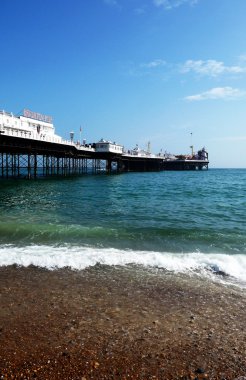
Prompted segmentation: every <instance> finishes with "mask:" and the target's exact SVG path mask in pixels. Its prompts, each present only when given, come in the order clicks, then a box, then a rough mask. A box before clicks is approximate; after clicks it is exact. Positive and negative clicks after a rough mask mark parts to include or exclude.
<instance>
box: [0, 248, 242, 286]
mask: <svg viewBox="0 0 246 380" xmlns="http://www.w3.org/2000/svg"><path fill="white" fill-rule="evenodd" d="M13 264H16V265H20V266H24V267H28V266H29V265H34V266H37V267H41V268H47V269H50V270H53V269H59V268H65V267H69V268H71V269H73V270H82V269H85V268H87V267H90V266H95V265H96V264H103V265H110V266H112V265H113V266H118V265H121V266H122V265H123V266H124V265H128V264H135V265H142V266H145V267H151V268H160V269H165V270H167V271H173V272H176V273H197V274H198V273H199V274H203V275H206V276H208V275H209V276H211V275H216V274H222V275H223V276H221V277H223V278H225V277H230V278H234V279H235V280H236V281H239V282H241V283H245V284H246V255H243V254H234V255H228V254H218V253H209V254H208V253H201V252H191V253H185V254H184V253H179V254H178V253H170V252H151V251H134V250H119V249H115V248H107V249H106V248H92V247H80V246H70V245H64V246H59V247H58V246H57V247H55V246H54V247H51V246H47V245H30V246H26V247H16V246H14V245H10V244H9V245H1V246H0V265H1V266H8V265H13Z"/></svg>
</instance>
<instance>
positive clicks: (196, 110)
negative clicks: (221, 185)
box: [0, 0, 246, 168]
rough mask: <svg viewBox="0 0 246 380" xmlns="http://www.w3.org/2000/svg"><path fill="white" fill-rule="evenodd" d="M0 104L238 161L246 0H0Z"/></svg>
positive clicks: (130, 144) (245, 153) (124, 138)
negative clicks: (201, 150) (202, 149)
mask: <svg viewBox="0 0 246 380" xmlns="http://www.w3.org/2000/svg"><path fill="white" fill-rule="evenodd" d="M0 15H1V17H0V20H1V21H0V46H1V53H0V109H3V110H5V111H9V112H13V113H14V114H16V115H17V114H18V115H19V114H20V113H21V112H22V111H23V109H24V108H27V109H30V110H32V111H34V112H38V113H42V114H45V115H51V116H52V117H53V121H54V125H55V129H56V133H57V134H58V135H60V136H62V137H63V138H65V139H69V133H70V131H74V133H75V139H80V132H79V131H80V127H81V128H82V139H86V141H87V142H88V143H89V142H97V141H99V140H100V139H101V138H104V139H106V140H111V141H116V142H117V143H120V144H122V145H124V147H125V148H126V149H131V148H134V147H135V146H136V144H138V145H139V146H140V147H141V148H145V149H146V148H147V144H148V142H150V146H151V151H152V153H158V152H160V151H161V150H162V152H165V151H167V152H170V153H173V154H188V153H190V151H191V149H190V146H191V145H193V146H194V150H195V151H197V150H199V149H201V148H202V147H204V146H205V147H206V149H207V151H208V153H209V160H210V167H213V168H230V167H235V168H244V167H246V149H245V147H246V22H245V15H246V0H21V1H20V0H0Z"/></svg>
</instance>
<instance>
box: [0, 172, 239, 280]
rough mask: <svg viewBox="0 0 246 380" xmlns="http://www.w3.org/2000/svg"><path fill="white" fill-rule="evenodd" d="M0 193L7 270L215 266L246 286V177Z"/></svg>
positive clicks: (218, 175)
mask: <svg viewBox="0 0 246 380" xmlns="http://www.w3.org/2000/svg"><path fill="white" fill-rule="evenodd" d="M0 189H1V199H0V215H1V219H0V265H8V264H11V263H13V262H16V263H17V264H21V265H28V264H30V263H34V264H36V265H41V266H47V267H49V266H51V267H52V266H53V267H54V266H63V265H69V266H71V267H75V268H76V267H78V268H82V267H86V266H88V265H94V263H95V262H102V263H108V264H122V263H123V264H125V263H128V262H133V263H140V264H143V265H150V266H151V265H152V266H163V267H165V268H167V269H172V270H188V269H189V270H190V269H191V268H193V269H196V270H197V268H198V267H199V268H200V267H201V266H202V267H205V266H207V265H210V267H212V268H219V270H223V271H225V272H226V273H228V272H229V274H230V275H232V276H235V277H236V278H238V279H240V280H246V233H245V232H246V227H245V221H246V216H245V215H246V170H241V169H237V170H235V169H227V170H226V169H210V170H208V171H198V172H197V171H195V172H158V173H127V174H121V175H85V176H81V177H73V178H66V179H61V178H59V179H42V180H37V181H34V180H33V181H27V180H16V181H15V180H2V181H0Z"/></svg>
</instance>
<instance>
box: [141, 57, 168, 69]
mask: <svg viewBox="0 0 246 380" xmlns="http://www.w3.org/2000/svg"><path fill="white" fill-rule="evenodd" d="M165 65H166V61H164V60H163V59H155V60H154V61H151V62H148V63H142V64H141V67H146V68H149V69H155V68H157V67H160V66H165Z"/></svg>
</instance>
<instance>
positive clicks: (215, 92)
mask: <svg viewBox="0 0 246 380" xmlns="http://www.w3.org/2000/svg"><path fill="white" fill-rule="evenodd" d="M243 96H246V91H243V90H239V89H238V88H232V87H215V88H212V89H211V90H208V91H205V92H202V93H200V94H196V95H190V96H186V97H185V100H188V101H190V102H193V101H200V100H208V99H212V100H217V99H221V100H232V99H236V98H240V97H243Z"/></svg>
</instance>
